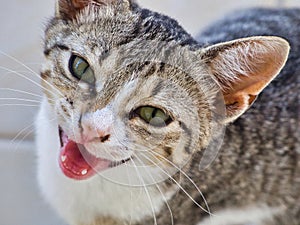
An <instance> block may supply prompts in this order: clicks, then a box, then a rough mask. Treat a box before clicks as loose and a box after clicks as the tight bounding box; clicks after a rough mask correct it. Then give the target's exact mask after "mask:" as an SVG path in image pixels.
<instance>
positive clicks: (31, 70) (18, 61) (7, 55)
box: [0, 50, 64, 96]
mask: <svg viewBox="0 0 300 225" xmlns="http://www.w3.org/2000/svg"><path fill="white" fill-rule="evenodd" d="M0 53H1V54H2V55H4V56H6V57H8V58H9V59H11V60H13V61H15V62H16V63H18V64H20V65H21V66H23V67H24V68H25V69H27V70H28V71H30V72H31V74H33V75H35V76H36V77H38V78H39V79H41V76H40V75H39V74H38V73H36V72H35V71H34V70H33V69H31V68H30V67H29V66H27V65H25V64H24V63H22V62H21V61H20V60H18V59H16V58H15V57H13V56H11V55H9V54H6V53H5V52H3V51H1V50H0ZM0 68H1V66H0ZM3 68H5V67H3ZM43 81H44V82H45V83H46V84H48V85H49V86H51V87H53V88H54V89H55V90H56V91H57V92H58V93H59V94H60V95H61V96H64V95H63V94H62V93H61V92H60V91H59V90H57V89H56V88H55V87H54V86H53V85H52V84H51V83H49V82H48V81H46V80H45V79H43ZM35 83H36V82H35ZM39 87H41V85H39ZM42 89H44V88H43V87H42ZM52 94H53V93H52Z"/></svg>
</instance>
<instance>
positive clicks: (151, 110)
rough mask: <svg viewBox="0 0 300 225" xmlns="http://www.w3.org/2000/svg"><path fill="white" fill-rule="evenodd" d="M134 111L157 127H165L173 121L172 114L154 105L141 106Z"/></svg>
mask: <svg viewBox="0 0 300 225" xmlns="http://www.w3.org/2000/svg"><path fill="white" fill-rule="evenodd" d="M134 113H135V115H137V116H139V117H140V118H141V119H143V120H144V121H145V122H146V123H148V124H150V125H152V126H155V127H164V126H166V125H168V124H170V123H171V122H172V118H171V116H170V115H168V114H167V113H165V112H164V111H163V110H161V109H159V108H156V107H152V106H143V107H140V108H138V109H136V110H135V111H134Z"/></svg>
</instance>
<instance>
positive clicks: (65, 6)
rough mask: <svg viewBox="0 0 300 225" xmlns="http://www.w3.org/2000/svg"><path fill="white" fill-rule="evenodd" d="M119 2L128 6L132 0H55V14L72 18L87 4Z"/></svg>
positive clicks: (97, 4)
mask: <svg viewBox="0 0 300 225" xmlns="http://www.w3.org/2000/svg"><path fill="white" fill-rule="evenodd" d="M120 3H122V4H125V5H127V7H128V8H130V7H131V4H132V3H133V0H57V1H56V13H55V16H56V17H57V18H62V19H65V20H71V19H74V18H75V17H76V15H77V14H78V13H79V12H80V11H81V10H83V9H84V8H86V7H88V6H91V5H93V6H95V7H104V6H108V5H112V4H120Z"/></svg>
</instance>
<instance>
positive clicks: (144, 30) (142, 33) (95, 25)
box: [45, 6, 199, 49]
mask: <svg viewBox="0 0 300 225" xmlns="http://www.w3.org/2000/svg"><path fill="white" fill-rule="evenodd" d="M136 39H139V40H157V41H166V42H168V41H174V42H177V43H178V44H179V45H181V46H187V45H188V46H191V47H193V48H198V46H199V44H198V43H197V42H196V41H195V40H194V39H193V38H192V37H191V36H190V35H189V34H188V33H187V32H186V31H185V30H184V29H183V28H182V27H181V26H180V25H179V24H178V23H177V21H175V20H173V19H171V18H169V17H167V16H164V15H162V14H159V13H155V12H152V11H149V10H147V9H142V8H139V7H138V6H137V7H135V8H133V9H130V10H129V9H127V8H122V7H121V6H107V7H103V8H97V7H93V6H91V7H87V8H85V9H84V10H82V11H81V12H80V13H79V14H78V15H77V16H76V18H74V19H72V20H65V19H63V18H60V17H55V18H54V19H53V20H52V21H51V23H50V24H49V25H48V28H47V29H46V38H45V44H46V46H45V47H46V48H48V49H49V48H51V47H52V46H53V45H56V44H60V43H61V42H63V43H64V44H68V45H74V44H77V45H78V46H80V45H81V46H86V47H88V48H95V47H100V48H106V49H111V48H114V47H117V46H119V45H123V44H126V43H129V42H131V41H133V40H136Z"/></svg>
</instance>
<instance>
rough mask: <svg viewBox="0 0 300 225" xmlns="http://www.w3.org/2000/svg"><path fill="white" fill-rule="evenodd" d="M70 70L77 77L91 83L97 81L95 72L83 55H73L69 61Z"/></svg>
mask: <svg viewBox="0 0 300 225" xmlns="http://www.w3.org/2000/svg"><path fill="white" fill-rule="evenodd" d="M69 70H70V72H71V74H72V76H74V77H75V78H77V79H78V80H81V81H84V82H86V83H89V84H93V83H94V82H95V76H94V72H93V70H92V69H91V67H90V65H89V63H88V62H87V61H86V60H85V59H83V58H82V57H79V56H76V55H72V56H71V58H70V62H69Z"/></svg>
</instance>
